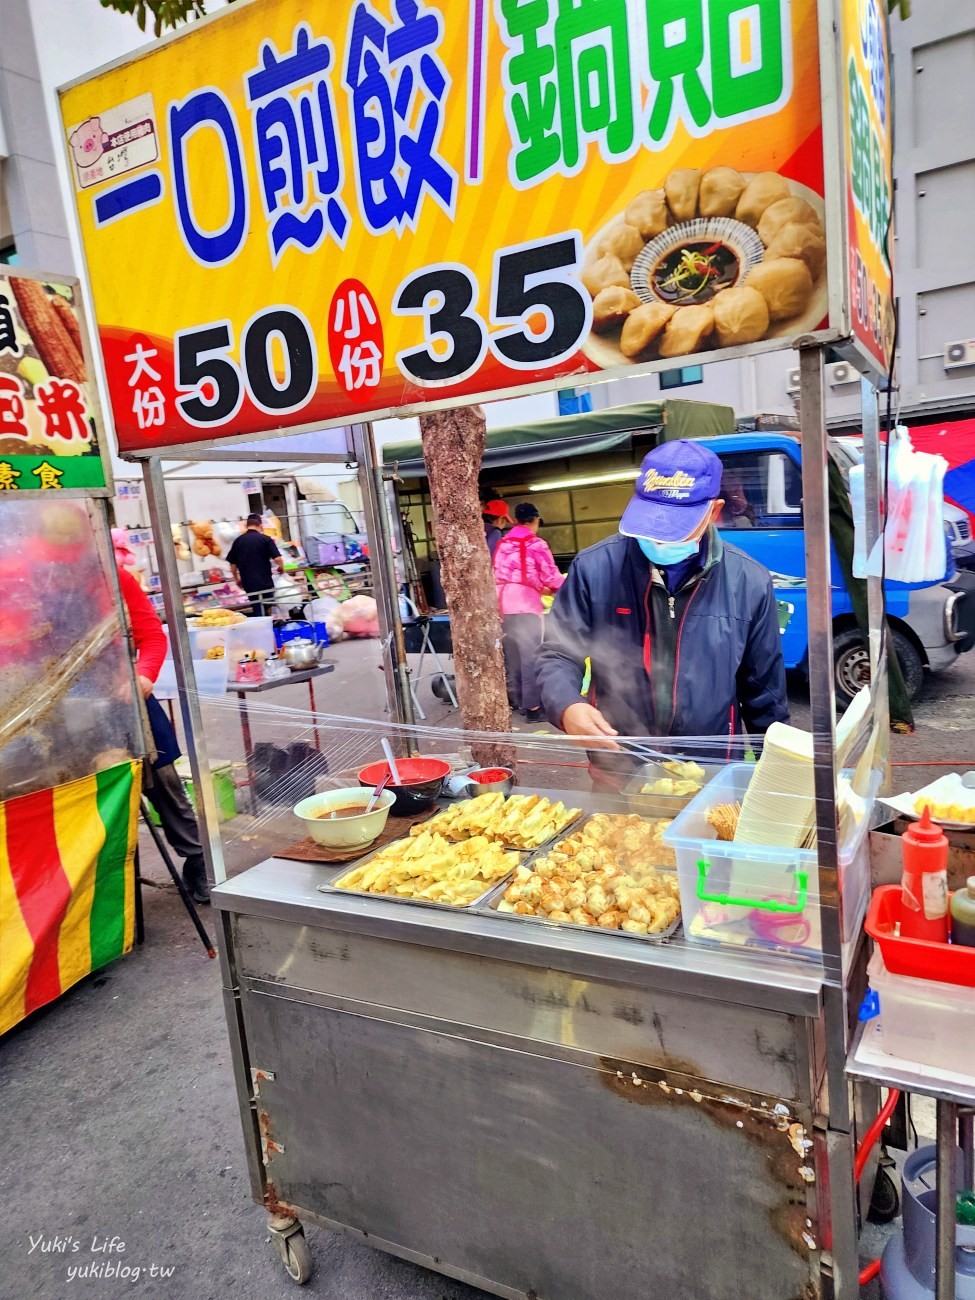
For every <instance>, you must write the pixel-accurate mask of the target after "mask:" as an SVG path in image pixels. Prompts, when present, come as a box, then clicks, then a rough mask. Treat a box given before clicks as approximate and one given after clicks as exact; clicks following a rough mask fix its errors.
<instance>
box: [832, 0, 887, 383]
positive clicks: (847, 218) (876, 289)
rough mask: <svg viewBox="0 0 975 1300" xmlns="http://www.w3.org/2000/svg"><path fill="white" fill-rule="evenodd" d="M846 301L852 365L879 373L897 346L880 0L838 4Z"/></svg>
mask: <svg viewBox="0 0 975 1300" xmlns="http://www.w3.org/2000/svg"><path fill="white" fill-rule="evenodd" d="M838 4H839V11H840V12H839V23H838V40H839V72H840V76H841V78H842V104H843V113H842V124H843V159H844V168H843V171H844V175H843V184H842V203H843V224H844V228H845V233H846V245H847V247H846V269H845V275H846V278H847V291H846V292H847V302H848V305H849V312H850V320H849V326H850V331H851V344H852V346H853V347H854V349H855V350H856V353H857V354H858V355H857V360H859V361H861V362H862V361H866V362H867V363H868V364H869V366H870V367H871V368H872V369H873V370H875V371H877V372H878V373H879V374H881V375H884V376H886V374H887V372H888V370H889V369H890V362H891V356H892V352H893V347H894V297H893V278H892V274H891V252H892V250H893V243H894V231H893V198H894V182H893V162H892V152H893V151H892V147H891V117H892V114H893V104H892V100H891V83H890V46H889V42H888V34H887V15H886V13H885V12H884V8H883V5H882V3H881V0H838Z"/></svg>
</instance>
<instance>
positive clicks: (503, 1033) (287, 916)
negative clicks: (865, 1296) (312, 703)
mask: <svg viewBox="0 0 975 1300" xmlns="http://www.w3.org/2000/svg"><path fill="white" fill-rule="evenodd" d="M337 870H344V868H338V869H337ZM333 874H334V872H333ZM322 880H323V868H322V867H319V866H314V865H311V864H304V863H298V862H290V861H285V860H282V859H272V860H270V861H267V862H265V863H262V864H261V865H259V866H257V867H255V868H253V869H251V870H250V871H248V872H246V873H244V874H243V875H241V876H238V877H236V878H235V879H233V880H231V881H229V882H228V883H227V884H225V885H222V886H221V887H220V888H219V889H218V890H217V891H216V892H215V894H214V902H215V903H216V905H217V906H218V907H219V908H220V909H221V913H222V919H223V922H224V933H225V936H226V941H227V944H228V946H229V949H230V953H231V982H230V986H229V987H228V988H227V990H226V997H227V1001H228V1013H229V1015H230V1017H231V1020H232V1022H235V1023H236V1024H238V1025H239V1027H240V1031H241V1033H240V1044H241V1049H242V1050H241V1051H239V1052H238V1053H237V1054H236V1055H237V1060H236V1067H237V1086H238V1092H239V1098H240V1104H241V1108H242V1111H243V1113H244V1115H245V1116H246V1119H247V1123H248V1130H249V1134H250V1137H249V1140H248V1143H247V1145H248V1150H249V1155H250V1174H251V1180H252V1185H253V1191H254V1195H255V1197H256V1198H257V1199H259V1200H263V1201H264V1202H265V1204H267V1206H268V1209H269V1210H270V1211H271V1213H272V1214H274V1215H280V1216H284V1217H285V1219H287V1220H290V1219H292V1218H293V1217H295V1216H299V1217H301V1218H306V1219H313V1220H315V1221H318V1222H321V1223H325V1224H327V1225H328V1226H330V1227H338V1228H342V1229H344V1230H346V1231H348V1232H351V1233H354V1234H355V1235H357V1236H358V1237H359V1238H360V1239H362V1240H363V1241H366V1242H369V1243H370V1244H372V1245H374V1246H378V1247H380V1248H382V1249H384V1250H387V1251H390V1252H391V1253H393V1254H396V1255H399V1256H402V1257H404V1258H407V1259H411V1260H414V1261H416V1262H418V1263H421V1264H424V1265H426V1266H427V1267H429V1268H434V1269H437V1270H439V1271H440V1272H442V1273H445V1274H448V1275H450V1276H452V1277H456V1278H460V1279H463V1280H464V1281H466V1282H469V1283H471V1284H473V1285H476V1286H479V1287H481V1288H483V1289H484V1290H486V1291H489V1292H491V1293H493V1294H495V1295H501V1296H510V1297H514V1296H518V1297H535V1296H537V1297H558V1298H559V1300H568V1298H569V1297H572V1298H573V1300H575V1298H576V1297H578V1298H580V1300H582V1298H583V1297H585V1298H586V1300H597V1298H598V1300H603V1298H605V1297H607V1296H610V1295H619V1296H637V1295H641V1294H655V1295H660V1296H668V1297H671V1296H673V1297H677V1296H680V1297H681V1298H682V1300H695V1298H696V1297H700V1298H701V1300H704V1298H705V1297H718V1296H731V1295H733V1294H743V1295H747V1296H748V1297H749V1300H773V1298H774V1300H812V1297H817V1296H819V1295H820V1294H821V1293H822V1292H821V1287H820V1268H821V1262H822V1258H823V1256H822V1251H823V1249H824V1248H825V1249H829V1248H830V1247H831V1246H833V1245H834V1244H835V1243H833V1242H832V1240H831V1232H832V1231H835V1230H836V1229H834V1228H832V1227H831V1217H832V1218H833V1219H834V1220H835V1223H836V1224H838V1225H842V1224H843V1223H844V1220H845V1230H846V1232H847V1233H849V1234H852V1233H853V1222H852V1207H851V1202H850V1193H849V1188H850V1186H851V1185H852V1179H851V1176H850V1170H849V1167H848V1166H847V1165H846V1163H845V1160H846V1158H847V1156H848V1154H849V1144H848V1143H845V1144H841V1145H836V1144H835V1143H834V1142H833V1139H832V1137H831V1135H830V1133H829V1131H828V1126H827V1119H826V1116H827V1113H828V1105H827V1099H826V1056H827V1046H826V1027H825V1021H824V1016H823V995H822V993H823V990H822V978H821V974H820V973H819V972H818V970H817V969H816V968H814V967H813V968H811V969H810V970H808V971H804V970H802V969H801V968H799V967H786V968H784V969H783V968H782V967H780V965H779V964H778V963H776V962H774V961H772V960H766V959H763V958H762V957H759V956H755V955H754V954H744V953H731V954H728V953H725V952H722V951H721V950H712V949H709V948H707V947H698V948H695V947H693V946H692V945H690V944H683V945H682V944H654V943H649V942H639V941H627V940H626V939H621V938H620V937H619V936H616V935H610V934H602V933H594V932H592V931H584V930H583V931H580V930H575V929H572V928H569V927H561V928H557V929H556V928H554V927H550V926H545V925H520V924H517V923H513V922H511V921H510V920H508V921H506V920H505V919H504V918H502V917H497V916H490V915H478V914H470V913H466V912H459V913H457V914H456V915H454V914H451V913H450V912H447V911H444V910H433V909H424V908H421V907H407V906H404V905H402V904H401V903H397V902H394V901H387V900H384V899H380V898H376V899H365V898H361V897H351V896H343V895H342V894H341V893H339V892H337V891H336V892H332V893H323V892H321V891H320V890H319V888H318V887H319V885H320V884H321V883H322ZM831 1147H832V1150H831ZM830 1172H831V1174H832V1180H833V1186H834V1187H835V1188H836V1189H837V1191H838V1197H837V1200H838V1204H836V1205H834V1206H833V1207H832V1210H833V1214H832V1216H831V1206H830V1199H829V1186H830V1182H831V1178H830ZM837 1211H838V1212H837ZM291 1226H292V1225H291V1224H290V1223H286V1224H285V1230H286V1231H287V1229H288V1228H289V1227H291ZM289 1243H290V1246H289ZM296 1246H297V1248H298V1250H299V1251H301V1249H302V1248H301V1246H299V1245H298V1243H297V1242H295V1240H294V1238H293V1237H292V1238H285V1239H284V1241H283V1242H282V1247H283V1254H285V1256H286V1258H287V1256H288V1251H289V1249H291V1250H294V1249H295V1247H296ZM289 1266H290V1268H291V1269H292V1270H293V1271H297V1270H298V1269H299V1268H300V1266H301V1259H300V1257H298V1258H292V1259H290V1261H289Z"/></svg>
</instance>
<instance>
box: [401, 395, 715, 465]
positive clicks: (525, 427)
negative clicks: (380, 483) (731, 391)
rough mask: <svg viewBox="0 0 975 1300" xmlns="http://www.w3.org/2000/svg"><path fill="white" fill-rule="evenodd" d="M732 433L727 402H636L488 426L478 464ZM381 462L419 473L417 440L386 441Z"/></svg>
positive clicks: (555, 457) (564, 456)
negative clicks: (637, 440) (637, 438)
mask: <svg viewBox="0 0 975 1300" xmlns="http://www.w3.org/2000/svg"><path fill="white" fill-rule="evenodd" d="M734 432H735V413H734V411H733V410H732V408H731V407H730V406H717V405H715V404H714V403H712V402H686V401H684V402H682V401H664V402H637V403H635V404H633V405H631V406H617V407H614V408H613V409H612V410H608V411H589V412H587V413H586V414H585V415H563V416H557V417H556V418H555V419H552V420H536V421H533V422H532V423H531V424H513V425H509V426H508V427H506V428H503V429H492V430H490V431H489V432H488V435H487V446H486V448H485V452H484V460H483V463H482V465H483V469H484V470H485V471H488V470H492V469H501V468H505V467H507V466H510V465H521V464H524V463H525V462H526V461H528V460H530V461H532V462H533V463H537V462H539V461H546V460H566V459H568V458H570V457H572V456H586V455H593V454H594V453H596V452H605V451H611V450H613V449H615V448H617V447H623V446H625V445H626V444H627V443H628V442H629V441H630V439H631V438H632V437H633V436H634V435H642V436H644V437H650V436H653V435H657V437H658V438H663V439H674V438H713V437H715V436H717V435H718V434H722V433H734ZM383 463H384V465H385V466H386V467H387V468H392V467H393V466H394V465H395V467H396V470H397V472H398V474H399V475H400V477H401V478H404V479H408V478H425V477H426V466H425V465H424V463H423V446H422V443H420V442H419V441H415V442H395V443H389V444H388V445H387V446H386V447H384V448H383Z"/></svg>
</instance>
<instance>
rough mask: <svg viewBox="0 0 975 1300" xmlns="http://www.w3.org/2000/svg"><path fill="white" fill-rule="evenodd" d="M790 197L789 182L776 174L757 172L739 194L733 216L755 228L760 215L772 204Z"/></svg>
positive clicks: (760, 217)
mask: <svg viewBox="0 0 975 1300" xmlns="http://www.w3.org/2000/svg"><path fill="white" fill-rule="evenodd" d="M791 196H792V191H791V189H790V188H789V182H788V181H787V180H786V179H785V177H784V176H780V175H779V173H778V172H759V173H758V175H757V176H753V177H752V179H751V180H750V181H749V182H748V184H747V185H746V186H745V188H744V189H743V190H742V192H741V197H740V198H739V199H738V205H737V207H736V208H735V216H736V217H737V218H738V220H739V221H744V223H745V224H746V225H747V226H754V227H756V228H757V226H758V223H759V222H760V221H761V219H762V214H763V213H764V212H765V210H766V209H767V208H770V207H771V206H772V204H773V203H778V201H779V200H780V199H788V198H790V197H791Z"/></svg>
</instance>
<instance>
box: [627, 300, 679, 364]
mask: <svg viewBox="0 0 975 1300" xmlns="http://www.w3.org/2000/svg"><path fill="white" fill-rule="evenodd" d="M675 310H676V309H675V308H674V307H671V305H670V303H667V302H647V303H644V304H643V305H642V306H640V307H637V308H636V309H635V310H634V311H631V312H630V314H629V316H627V318H626V323H625V324H624V326H623V333H622V334H621V335H620V351H621V352H622V353H623V355H624V357H630V358H631V359H632V358H634V357H638V356H641V355H642V353H644V352H646V350H647V348H649V346H650V344H651V343H653V342H654V340H655V339H656V338H657V337H658V335H659V334H660V332H661V330H663V328H664V326H665V325H666V324H667V322H668V321H669V320H670V319H671V317H672V316H673V315H674V312H675Z"/></svg>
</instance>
